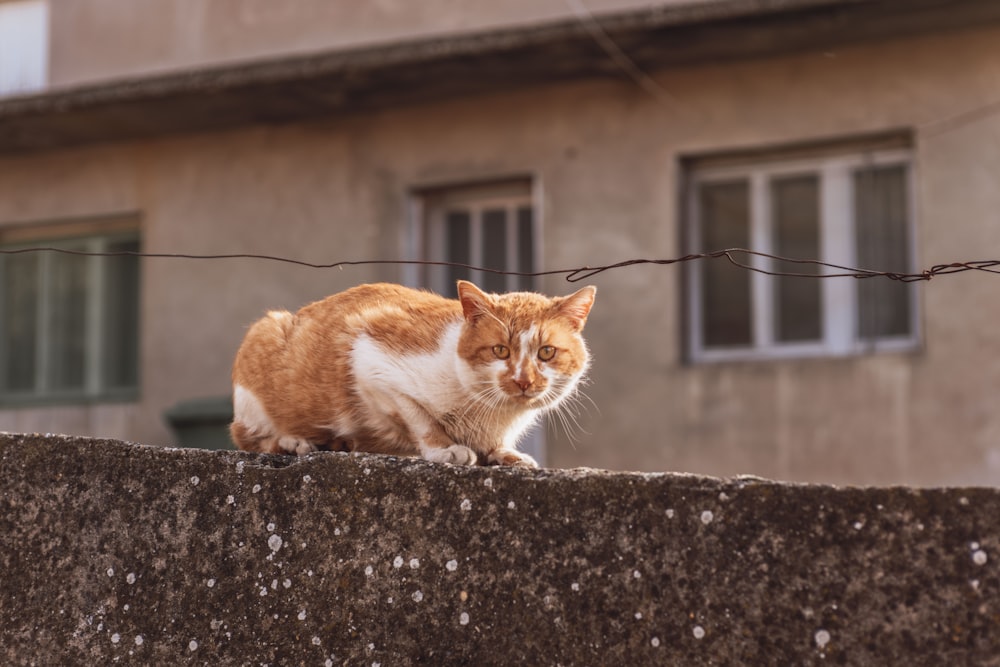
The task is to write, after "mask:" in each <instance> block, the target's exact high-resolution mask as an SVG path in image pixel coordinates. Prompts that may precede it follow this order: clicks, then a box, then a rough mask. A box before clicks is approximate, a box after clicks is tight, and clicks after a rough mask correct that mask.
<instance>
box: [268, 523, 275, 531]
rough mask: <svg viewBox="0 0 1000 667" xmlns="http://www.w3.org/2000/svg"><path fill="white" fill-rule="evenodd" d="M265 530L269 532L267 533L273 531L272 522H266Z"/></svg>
mask: <svg viewBox="0 0 1000 667" xmlns="http://www.w3.org/2000/svg"><path fill="white" fill-rule="evenodd" d="M267 532H269V533H273V532H274V524H273V523H269V524H267Z"/></svg>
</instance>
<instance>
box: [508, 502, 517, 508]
mask: <svg viewBox="0 0 1000 667" xmlns="http://www.w3.org/2000/svg"><path fill="white" fill-rule="evenodd" d="M515 507H517V505H515V504H514V501H513V500H512V501H510V502H509V503H507V509H509V510H512V509H514V508H515Z"/></svg>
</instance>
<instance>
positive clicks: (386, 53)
mask: <svg viewBox="0 0 1000 667" xmlns="http://www.w3.org/2000/svg"><path fill="white" fill-rule="evenodd" d="M596 21H597V23H598V24H599V25H600V30H601V31H603V33H604V34H606V35H607V36H608V37H610V39H611V40H612V41H613V42H614V44H615V45H617V46H618V47H619V48H620V49H621V50H622V51H623V52H625V53H626V54H628V57H629V58H630V59H631V60H632V61H633V62H634V63H635V64H636V65H638V66H639V67H640V68H641V69H642V70H644V71H653V70H656V69H660V68H664V67H673V66H681V65H686V64H694V63H705V62H713V61H721V60H727V59H743V58H754V57H762V56H767V55H773V54H777V53H785V52H795V51H804V50H815V49H830V48H834V47H840V46H844V45H849V44H855V43H861V42H868V41H873V40H880V39H887V38H894V37H905V36H911V35H919V34H924V33H929V32H936V31H942V30H954V29H961V28H967V27H971V26H977V25H982V24H984V23H987V22H995V21H1000V3H998V2H995V0H908V1H907V2H905V3H901V2H898V0H701V1H700V2H699V1H694V2H689V3H670V4H666V5H662V6H658V7H653V8H648V9H643V10H636V11H629V12H623V13H619V14H611V15H600V16H598V17H597V19H596ZM594 76H607V77H623V76H626V74H625V72H624V71H623V69H622V68H621V67H620V65H619V64H616V62H615V60H614V59H613V58H612V57H611V56H610V55H609V54H608V52H607V51H606V50H605V49H604V48H603V47H602V45H601V43H600V40H599V39H595V35H594V24H593V23H592V22H591V20H590V19H588V18H587V17H582V18H580V19H579V20H578V19H570V20H563V21H558V22H552V23H546V24H537V25H532V26H526V27H512V28H504V29H495V30H490V31H484V32H479V33H466V34H459V35H451V36H444V37H437V38H428V39H421V40H415V41H408V42H392V43H387V44H383V45H377V46H370V47H366V48H358V49H350V50H336V51H328V52H321V53H310V54H297V55H292V56H282V57H274V58H269V59H266V60H260V61H254V62H246V63H240V64H227V65H220V66H213V67H206V68H203V69H194V70H185V71H178V72H174V73H169V74H157V75H154V76H144V77H136V78H130V79H120V80H113V81H106V82H100V83H93V84H87V85H80V86H75V87H68V88H63V89H51V90H48V91H45V92H43V93H39V94H33V95H23V96H15V97H7V98H0V153H14V152H19V151H29V150H41V149H49V148H58V147H65V146H74V145H81V144H88V143H97V142H107V141H119V140H129V139H139V138H147V137H155V136H162V135H167V134H177V133H189V132H202V131H210V130H217V129H222V128H232V127H236V126H241V125H249V124H255V123H284V122H290V121H297V120H303V119H315V118H325V117H332V116H336V115H338V114H345V113H361V112H367V111H373V110H378V109H383V108H389V107H398V106H401V105H408V104H417V103H424V102H429V101H437V100H442V99H448V98H454V97H457V96H467V95H476V94H482V93H488V92H492V91H498V90H505V89H514V88H520V87H525V86H533V85H539V84H545V83H551V82H555V81H565V80H571V79H575V78H582V77H594Z"/></svg>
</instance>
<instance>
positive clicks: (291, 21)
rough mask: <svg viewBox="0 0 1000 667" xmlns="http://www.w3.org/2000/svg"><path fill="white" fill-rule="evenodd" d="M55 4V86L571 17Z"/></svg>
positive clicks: (466, 8)
mask: <svg viewBox="0 0 1000 667" xmlns="http://www.w3.org/2000/svg"><path fill="white" fill-rule="evenodd" d="M648 4H649V3H647V2H642V1H641V0H589V2H587V7H588V8H589V9H590V11H593V12H595V13H598V14H600V13H601V12H608V11H621V10H624V9H630V8H636V7H642V6H646V5H648ZM664 4H670V3H664ZM691 4H695V3H691ZM51 5H52V7H51V29H52V55H51V67H50V70H51V82H52V84H53V85H54V86H65V85H73V84H79V83H83V82H91V81H95V80H101V79H113V78H117V77H122V76H138V75H144V74H150V73H160V72H164V71H170V70H176V69H184V68H190V67H198V66H204V65H206V64H218V63H221V62H232V61H242V60H252V59H258V58H262V57H267V56H275V55H284V54H288V53H296V52H308V51H317V50H321V49H332V48H358V47H363V46H370V45H373V44H382V43H386V42H391V41H396V40H411V39H418V38H427V37H436V36H441V35H448V34H455V33H461V32H473V31H482V30H490V29H496V28H503V27H510V26H519V25H530V24H533V23H538V22H542V21H551V20H556V19H572V17H573V8H572V6H571V5H569V4H567V3H566V2H565V0H508V1H507V2H500V3H497V2H486V1H483V0H478V1H469V0H465V1H464V2H454V1H453V0H433V1H425V2H420V3H409V2H362V3H359V2H356V1H355V0H296V1H295V2H282V3H275V2H270V0H224V1H221V2H211V3H203V2H199V1H197V0H195V1H191V0H144V2H142V3H141V4H139V3H128V4H125V5H122V4H121V3H119V2H116V0H74V1H73V2H53V3H51Z"/></svg>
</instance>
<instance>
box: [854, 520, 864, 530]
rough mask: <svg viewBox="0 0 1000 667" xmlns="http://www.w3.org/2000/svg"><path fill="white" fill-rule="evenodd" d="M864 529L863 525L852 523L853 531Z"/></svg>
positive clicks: (857, 522)
mask: <svg viewBox="0 0 1000 667" xmlns="http://www.w3.org/2000/svg"><path fill="white" fill-rule="evenodd" d="M864 527H865V524H863V523H861V522H860V521H855V522H854V530H861V529H862V528H864Z"/></svg>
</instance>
